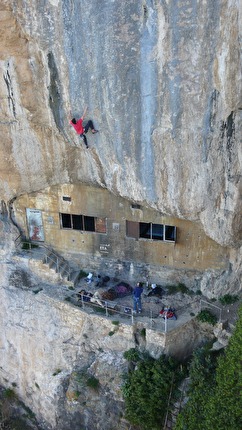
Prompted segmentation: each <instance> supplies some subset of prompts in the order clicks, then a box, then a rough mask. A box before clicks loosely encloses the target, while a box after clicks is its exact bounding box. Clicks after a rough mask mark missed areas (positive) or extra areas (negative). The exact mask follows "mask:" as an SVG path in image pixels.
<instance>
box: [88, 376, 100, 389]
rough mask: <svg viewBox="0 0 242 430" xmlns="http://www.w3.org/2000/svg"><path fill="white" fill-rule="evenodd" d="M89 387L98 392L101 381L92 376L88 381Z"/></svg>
mask: <svg viewBox="0 0 242 430" xmlns="http://www.w3.org/2000/svg"><path fill="white" fill-rule="evenodd" d="M86 383H87V386H88V387H89V388H92V389H93V390H97V389H98V388H99V380H98V379H97V378H95V376H90V378H88V379H87V381H86Z"/></svg>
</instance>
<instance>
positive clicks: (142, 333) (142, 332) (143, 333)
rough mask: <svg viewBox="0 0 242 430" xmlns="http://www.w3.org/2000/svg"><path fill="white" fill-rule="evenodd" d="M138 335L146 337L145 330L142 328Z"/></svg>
mask: <svg viewBox="0 0 242 430" xmlns="http://www.w3.org/2000/svg"><path fill="white" fill-rule="evenodd" d="M140 335H141V336H142V337H144V338H145V337H146V329H145V328H142V329H141V330H140Z"/></svg>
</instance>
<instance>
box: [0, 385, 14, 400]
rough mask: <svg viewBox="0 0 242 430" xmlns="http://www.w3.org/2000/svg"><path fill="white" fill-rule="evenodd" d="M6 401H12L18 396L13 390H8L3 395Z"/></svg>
mask: <svg viewBox="0 0 242 430" xmlns="http://www.w3.org/2000/svg"><path fill="white" fill-rule="evenodd" d="M3 397H4V399H8V400H12V399H15V397H16V394H15V391H14V390H13V389H12V388H6V389H5V390H4V393H3Z"/></svg>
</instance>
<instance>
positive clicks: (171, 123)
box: [0, 0, 242, 247]
mask: <svg viewBox="0 0 242 430" xmlns="http://www.w3.org/2000/svg"><path fill="white" fill-rule="evenodd" d="M1 9H2V11H1V12H2V13H1V16H2V33H1V36H2V42H1V43H2V45H3V46H4V49H3V51H2V54H1V70H2V79H1V83H0V91H1V97H2V100H3V103H2V105H3V108H2V111H1V133H2V140H1V153H2V155H3V157H2V161H1V166H2V172H3V175H2V177H1V187H2V189H3V196H4V198H5V199H6V200H7V199H9V198H10V197H12V196H13V195H16V194H17V195H18V194H20V193H21V192H24V191H27V192H29V191H31V190H32V191H33V190H37V189H42V188H43V187H45V186H47V185H51V184H53V183H60V182H62V183H63V182H77V181H81V182H89V183H98V184H100V185H101V186H105V187H107V188H108V189H109V190H111V191H113V192H114V193H118V194H120V195H122V196H124V197H128V198H129V199H131V200H134V201H138V202H142V203H144V204H146V205H148V206H152V207H154V208H157V209H158V210H160V211H162V212H164V213H168V214H173V215H175V216H178V217H185V218H188V219H191V220H198V219H200V220H201V221H202V223H203V225H204V229H205V231H206V233H207V234H208V235H209V236H210V237H212V238H213V239H214V240H216V241H218V242H219V243H221V244H227V245H230V246H236V247H238V245H239V244H240V240H241V232H240V230H239V227H238V224H239V213H240V212H241V200H240V181H241V147H240V143H239V133H240V131H241V110H240V108H241V107H242V105H241V72H240V57H239V48H240V45H239V35H240V28H239V22H240V19H241V17H240V15H239V13H240V9H239V1H238V0H233V1H232V0H231V1H229V2H227V1H224V2H221V1H219V0H214V1H213V2H210V1H206V2H197V1H195V0H194V1H193V0H190V1H188V2H184V1H181V0H180V1H171V2H166V1H161V0H160V1H151V0H147V1H146V2H137V1H134V0H132V1H123V2H119V1H116V0H114V1H109V0H108V1H102V2H99V1H98V0H96V1H92V2H89V1H85V0H82V1H81V2H79V1H73V0H72V1H71V0H69V1H68V0H67V1H65V2H61V1H58V0H56V1H54V0H53V1H47V0H46V1H44V2H38V1H32V2H31V3H29V2H28V1H24V0H11V1H6V0H5V1H3V2H2V5H1ZM85 104H87V105H88V106H89V115H90V116H91V117H92V118H93V119H94V121H95V125H96V126H97V128H99V129H100V133H99V134H98V135H96V136H95V137H92V136H90V138H89V140H90V146H91V148H92V150H91V151H90V152H89V153H87V152H86V151H84V149H85V148H84V147H83V146H81V145H80V141H79V138H78V136H76V135H75V132H74V130H73V129H71V128H70V126H69V124H68V115H69V110H70V109H71V111H72V114H73V115H76V116H80V115H81V114H82V111H83V108H84V105H85ZM75 144H76V145H79V147H74V145H75ZM7 165H8V166H10V167H11V175H8V172H9V170H8V168H7Z"/></svg>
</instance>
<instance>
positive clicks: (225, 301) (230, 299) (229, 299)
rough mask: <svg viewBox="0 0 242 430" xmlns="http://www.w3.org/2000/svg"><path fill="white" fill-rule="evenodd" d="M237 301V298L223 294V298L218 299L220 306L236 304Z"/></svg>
mask: <svg viewBox="0 0 242 430" xmlns="http://www.w3.org/2000/svg"><path fill="white" fill-rule="evenodd" d="M238 300H239V297H238V296H235V295H234V296H233V295H231V294H225V295H224V296H222V297H220V299H219V301H220V303H221V304H222V305H232V304H233V303H235V302H237V301H238Z"/></svg>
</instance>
